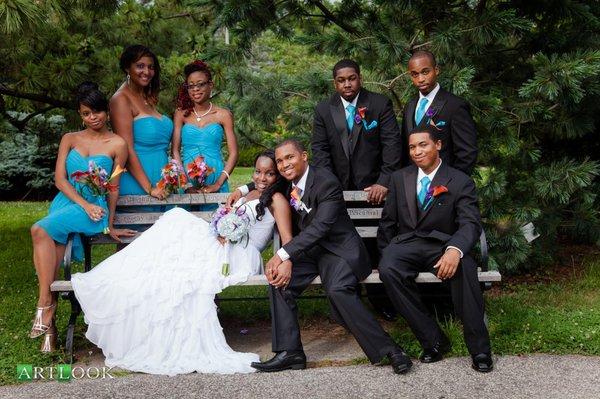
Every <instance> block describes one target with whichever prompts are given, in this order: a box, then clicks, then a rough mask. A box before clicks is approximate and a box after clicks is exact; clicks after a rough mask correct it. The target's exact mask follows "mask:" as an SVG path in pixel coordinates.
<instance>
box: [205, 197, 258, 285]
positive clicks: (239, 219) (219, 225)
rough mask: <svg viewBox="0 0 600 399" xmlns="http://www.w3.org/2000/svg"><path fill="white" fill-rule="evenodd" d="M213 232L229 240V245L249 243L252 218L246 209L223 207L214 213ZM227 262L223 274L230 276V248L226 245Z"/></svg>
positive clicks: (224, 264)
mask: <svg viewBox="0 0 600 399" xmlns="http://www.w3.org/2000/svg"><path fill="white" fill-rule="evenodd" d="M210 225H211V228H212V230H213V232H214V233H215V234H216V235H219V236H221V237H223V238H225V239H226V240H227V243H233V244H236V243H238V242H246V243H247V242H248V232H249V230H250V217H249V216H248V214H247V213H246V208H245V207H241V206H238V207H232V208H226V207H224V206H221V207H220V208H219V209H217V211H216V212H215V213H214V215H213V218H212V221H211V223H210ZM226 251H227V256H226V259H227V261H226V262H225V263H223V269H222V273H223V275H224V276H228V275H229V246H228V245H226Z"/></svg>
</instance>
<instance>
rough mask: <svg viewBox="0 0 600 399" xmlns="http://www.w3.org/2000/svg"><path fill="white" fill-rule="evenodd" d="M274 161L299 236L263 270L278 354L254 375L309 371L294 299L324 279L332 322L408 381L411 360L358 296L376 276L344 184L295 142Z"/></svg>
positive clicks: (259, 365) (288, 143) (283, 147)
mask: <svg viewBox="0 0 600 399" xmlns="http://www.w3.org/2000/svg"><path fill="white" fill-rule="evenodd" d="M275 159H276V162H277V169H278V170H279V172H280V173H281V174H282V175H283V177H284V178H285V179H286V180H288V181H289V182H290V186H289V195H288V198H290V205H291V206H292V207H293V208H294V209H295V211H294V212H293V215H294V216H293V222H294V226H295V231H294V238H293V239H292V240H291V241H289V242H288V243H287V244H285V245H284V246H283V247H281V248H280V249H279V250H278V251H277V253H276V254H275V255H274V256H273V257H272V258H271V259H270V260H269V262H267V264H266V265H265V274H266V276H267V279H268V280H269V282H270V283H271V286H270V291H269V292H270V299H271V318H272V332H271V334H272V340H273V352H275V353H276V354H275V356H274V357H273V358H272V359H270V360H268V361H266V362H258V363H252V367H254V368H256V369H257V370H260V371H280V370H286V369H302V368H305V367H306V356H305V354H304V351H303V349H302V341H301V340H300V328H299V325H298V308H297V306H296V298H297V297H298V296H299V295H300V294H301V293H302V292H303V291H304V290H305V289H306V288H307V287H308V285H309V284H310V283H311V282H312V281H313V280H314V279H315V278H316V277H317V276H320V277H321V281H322V284H323V288H324V290H325V293H326V295H327V298H328V299H329V302H330V305H331V309H332V312H333V316H334V317H335V318H336V320H337V321H339V322H340V324H342V325H343V326H345V327H346V328H347V329H348V330H349V331H350V332H351V333H352V334H353V335H354V337H355V338H356V340H357V341H358V344H359V345H360V346H361V348H362V349H363V351H364V352H365V354H366V355H367V357H368V358H369V360H370V361H371V362H372V363H378V362H380V361H381V360H382V359H383V358H384V357H386V356H388V358H389V359H390V361H391V363H392V367H393V369H394V372H396V373H406V372H407V371H408V370H409V369H410V367H411V366H412V362H411V360H410V358H409V357H408V356H407V355H406V353H404V351H403V350H402V349H401V348H399V347H398V346H396V344H395V343H394V342H393V340H392V339H391V338H390V336H389V335H388V334H387V333H386V332H385V331H384V330H383V328H382V327H381V326H380V325H379V323H378V322H377V320H376V319H375V317H374V316H373V315H372V314H371V313H369V312H368V311H367V309H366V308H365V306H364V305H363V303H362V302H361V300H360V298H359V296H358V292H357V286H358V282H359V281H360V280H362V279H364V278H365V277H367V276H368V275H369V274H370V273H371V266H370V262H369V257H368V255H367V251H366V249H365V246H364V244H363V242H362V240H361V238H360V236H359V235H358V233H357V232H356V229H355V228H354V226H353V224H352V220H351V219H350V217H349V216H348V212H347V210H346V206H345V203H344V198H343V193H342V187H341V185H340V183H339V181H338V179H337V178H336V177H335V176H334V175H333V174H332V173H331V172H329V171H327V170H326V169H324V168H319V167H316V166H309V164H308V154H307V153H306V151H305V150H304V148H303V147H302V145H301V144H300V143H299V142H297V141H295V140H286V141H284V142H283V143H281V144H279V145H278V146H277V147H276V148H275ZM290 260H291V262H290ZM290 269H291V270H290Z"/></svg>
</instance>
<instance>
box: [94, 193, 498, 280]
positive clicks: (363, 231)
mask: <svg viewBox="0 0 600 399" xmlns="http://www.w3.org/2000/svg"><path fill="white" fill-rule="evenodd" d="M228 196H229V194H228V193H215V194H174V195H170V196H169V197H168V198H167V199H166V200H158V199H156V198H154V197H151V196H148V195H125V196H121V197H119V200H118V202H117V212H116V214H115V220H114V224H115V226H116V227H120V226H124V225H127V226H131V227H132V228H133V229H136V227H140V228H141V227H145V226H149V225H151V224H153V223H154V222H155V221H156V220H158V218H159V217H160V216H161V215H162V214H163V212H162V211H161V212H143V211H137V209H135V208H133V209H130V210H129V211H128V209H127V208H131V207H139V206H157V205H158V206H166V207H170V206H176V205H177V206H182V205H183V206H193V205H205V204H222V203H224V202H225V201H226V200H227V197H228ZM344 200H345V201H346V207H347V210H348V214H349V215H350V218H351V219H352V220H355V221H357V220H361V221H364V220H367V221H372V223H369V224H373V225H372V226H357V227H356V230H357V231H358V233H359V234H360V236H361V237H363V238H374V237H377V226H376V223H375V222H376V221H379V219H380V218H381V212H382V208H371V207H364V206H365V205H366V200H367V193H366V192H364V191H344ZM361 205H362V206H363V207H361ZM132 210H133V212H132ZM213 212H214V211H197V212H192V213H193V214H194V215H196V216H198V217H201V218H202V219H204V220H206V221H210V220H211V218H212V214H213ZM91 241H92V243H93V242H96V243H105V242H107V241H106V238H102V237H99V238H96V239H92V240H91ZM279 246H280V242H279V236H278V234H277V230H275V234H274V237H273V249H274V250H275V251H276V250H277V249H279ZM480 251H481V258H482V259H481V260H482V262H481V263H482V264H481V267H482V269H483V270H484V271H485V270H487V263H488V248H487V242H486V238H485V234H484V233H483V232H482V233H481V237H480Z"/></svg>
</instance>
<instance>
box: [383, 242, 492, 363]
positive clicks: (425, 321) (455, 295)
mask: <svg viewBox="0 0 600 399" xmlns="http://www.w3.org/2000/svg"><path fill="white" fill-rule="evenodd" d="M444 247H445V245H444V244H443V243H441V242H439V241H437V240H431V239H424V238H419V237H413V238H411V239H409V240H406V241H403V242H393V241H392V242H391V243H390V244H389V245H388V246H387V247H386V248H385V249H384V250H383V252H382V254H381V260H380V262H379V276H380V278H381V280H382V281H383V283H384V285H385V287H386V290H387V292H388V294H389V295H390V298H391V300H392V302H393V303H394V306H395V307H396V309H397V310H398V312H399V313H400V314H401V315H402V316H403V317H404V318H405V319H406V321H407V322H408V325H409V326H410V328H411V329H412V331H413V333H414V334H415V336H416V337H417V339H418V340H419V342H420V343H421V346H422V347H423V348H426V349H428V348H431V347H433V346H434V345H435V344H436V343H437V342H439V341H440V340H441V339H442V336H443V333H442V331H441V329H440V327H439V326H438V324H437V323H436V322H435V320H434V319H433V317H432V316H431V315H430V314H429V312H428V311H427V308H426V307H425V305H424V304H423V302H422V300H421V297H420V295H419V292H418V288H417V283H416V282H415V278H416V277H417V275H418V274H419V272H432V273H434V274H436V273H437V269H434V268H433V266H434V265H435V263H436V262H437V261H438V260H439V259H440V257H441V256H442V255H443V251H444ZM449 285H450V292H451V296H452V302H453V304H454V308H455V311H456V313H457V315H458V316H459V317H460V319H461V321H462V323H463V329H464V337H465V343H466V344H467V348H468V349H469V353H471V354H477V353H490V352H491V347H490V338H489V334H488V330H487V327H486V325H485V322H484V302H483V294H482V293H481V287H480V285H479V280H478V278H477V264H476V262H475V261H474V260H473V258H472V257H471V256H469V255H468V254H465V255H464V257H463V258H462V259H461V261H460V264H459V266H458V269H457V270H456V273H455V274H454V276H453V277H452V278H451V279H449Z"/></svg>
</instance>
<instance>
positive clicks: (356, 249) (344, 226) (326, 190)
mask: <svg viewBox="0 0 600 399" xmlns="http://www.w3.org/2000/svg"><path fill="white" fill-rule="evenodd" d="M290 188H291V185H290ZM302 202H304V204H305V205H306V206H307V207H308V208H309V209H310V212H308V213H307V212H305V211H303V210H301V211H299V212H297V211H295V210H292V212H293V213H295V215H294V219H295V221H296V222H297V227H298V229H299V232H298V234H296V235H295V236H294V238H293V239H292V240H291V241H290V242H288V243H287V244H285V245H284V246H283V249H285V251H286V252H287V253H288V255H290V258H291V260H292V263H293V262H294V260H296V259H298V258H299V257H302V256H303V254H304V253H305V252H306V251H310V250H312V249H313V248H316V247H321V248H322V249H324V250H327V251H329V252H331V253H333V254H335V255H337V256H339V257H341V258H343V259H344V260H346V262H348V264H349V265H350V268H351V269H352V271H353V272H354V274H355V275H356V277H357V278H358V279H359V280H363V279H364V278H366V277H367V276H368V275H369V274H370V273H371V264H370V262H369V256H368V254H367V250H366V248H365V245H364V244H363V242H362V240H361V238H360V236H359V234H358V232H357V231H356V229H355V228H354V225H353V224H352V220H351V219H350V216H348V212H347V210H346V204H345V202H344V197H343V193H342V187H341V185H340V182H339V181H338V179H337V178H336V177H335V176H334V175H333V174H331V172H329V171H327V170H325V169H323V168H319V167H316V166H310V169H309V171H308V176H307V179H306V186H305V187H304V194H303V195H302Z"/></svg>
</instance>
